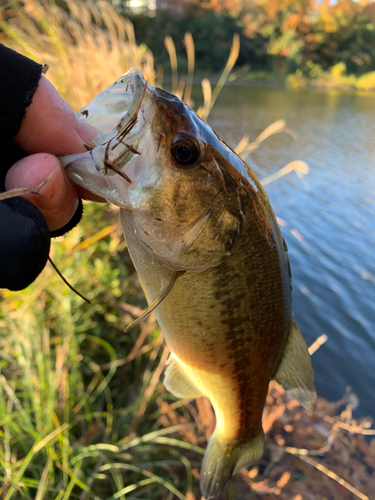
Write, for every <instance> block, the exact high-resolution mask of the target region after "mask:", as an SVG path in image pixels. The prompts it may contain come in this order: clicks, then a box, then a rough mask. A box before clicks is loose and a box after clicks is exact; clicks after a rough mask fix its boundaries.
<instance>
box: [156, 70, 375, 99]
mask: <svg viewBox="0 0 375 500" xmlns="http://www.w3.org/2000/svg"><path fill="white" fill-rule="evenodd" d="M291 76H294V75H291ZM181 78H185V79H186V80H188V78H187V75H181V76H180V77H179V81H180V80H181ZM203 79H207V80H209V81H210V83H211V86H215V85H217V83H218V81H219V77H218V76H202V77H200V76H194V77H193V78H192V79H191V80H190V81H191V83H192V84H193V85H201V83H202V80H203ZM163 84H167V85H171V84H172V78H171V77H169V76H168V77H164V78H163ZM224 86H225V87H264V88H276V89H291V90H301V89H302V90H304V89H315V90H342V91H349V92H365V93H371V94H373V93H374V92H375V87H374V88H372V89H361V88H358V87H356V86H355V85H345V84H340V83H338V82H333V81H332V82H331V81H329V80H308V79H305V80H304V81H303V82H302V81H301V82H298V85H293V84H288V82H287V78H286V79H285V80H278V79H275V80H266V79H262V78H260V79H254V80H246V79H243V78H241V77H240V78H238V79H236V80H233V81H227V82H225V85H224Z"/></svg>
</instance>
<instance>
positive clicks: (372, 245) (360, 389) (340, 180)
mask: <svg viewBox="0 0 375 500" xmlns="http://www.w3.org/2000/svg"><path fill="white" fill-rule="evenodd" d="M280 118H284V119H286V120H287V123H288V125H289V126H290V127H291V128H293V129H294V130H295V131H296V132H297V133H298V140H297V141H296V142H294V141H293V139H292V138H291V137H290V136H287V135H285V134H280V135H277V136H274V137H271V138H269V139H267V140H266V141H265V142H264V143H263V144H262V146H261V148H260V149H259V150H256V151H255V152H254V153H253V154H252V155H251V156H250V157H249V158H248V163H249V164H250V165H251V167H252V168H253V169H254V171H255V172H256V174H257V175H258V177H259V178H260V179H262V178H264V177H266V176H267V175H269V174H271V173H273V172H276V171H277V170H278V169H280V168H281V167H283V166H284V165H286V164H287V163H289V162H290V161H292V160H296V159H298V160H304V161H306V162H307V163H308V165H309V167H310V173H309V174H308V175H307V176H305V177H304V181H303V183H302V182H301V181H300V180H299V178H298V177H297V175H296V174H295V173H291V174H288V175H287V176H285V177H283V178H281V179H279V180H277V181H275V182H274V183H272V184H269V185H268V186H267V187H266V191H267V193H268V195H269V197H270V200H271V203H272V205H273V207H274V211H275V213H276V215H277V216H278V217H280V218H281V219H283V221H285V222H286V224H287V225H286V227H283V228H282V231H283V234H284V237H285V240H286V242H287V245H288V247H289V255H290V261H291V267H292V275H293V306H294V311H295V319H296V321H297V322H298V324H299V326H300V328H301V330H302V332H303V334H304V337H305V338H306V341H307V343H308V344H309V345H310V344H311V343H312V342H313V341H314V340H315V339H316V338H317V337H319V336H320V335H322V334H324V333H325V334H327V335H328V338H329V340H328V341H327V342H326V343H325V344H324V345H323V346H322V347H321V348H320V349H319V350H318V351H317V352H316V353H315V354H314V355H313V365H314V368H315V372H316V379H317V389H318V393H319V394H320V395H322V396H324V397H327V398H329V399H331V400H336V399H339V398H340V397H341V396H342V395H343V394H344V393H345V388H346V387H347V386H350V387H351V388H352V390H353V391H354V392H355V393H356V394H357V396H358V397H359V399H360V406H359V408H358V411H357V414H360V415H372V416H375V95H371V94H354V93H348V92H341V91H336V90H335V91H317V90H300V91H293V90H285V89H268V88H264V89H261V88H245V87H235V88H234V87H228V88H226V89H224V90H223V92H222V94H221V96H220V98H219V100H218V102H217V103H216V105H215V107H214V109H213V111H212V114H211V116H210V119H209V123H210V124H211V126H212V127H213V128H214V130H215V131H216V132H217V133H218V134H219V135H221V136H222V137H223V138H224V139H225V141H226V142H227V143H228V144H230V145H231V146H232V147H234V146H236V144H237V143H238V142H239V140H240V139H241V138H242V135H243V134H244V133H248V134H250V137H251V138H253V139H254V138H255V137H256V136H257V135H258V134H259V133H260V132H261V131H262V130H263V129H264V128H266V127H267V126H268V125H269V124H270V123H272V122H273V121H275V120H277V119H280Z"/></svg>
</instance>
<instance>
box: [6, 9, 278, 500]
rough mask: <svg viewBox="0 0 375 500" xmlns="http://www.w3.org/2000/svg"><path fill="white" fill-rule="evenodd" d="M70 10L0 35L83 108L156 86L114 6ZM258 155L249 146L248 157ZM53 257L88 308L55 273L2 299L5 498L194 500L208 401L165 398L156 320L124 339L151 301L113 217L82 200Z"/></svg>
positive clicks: (188, 39)
mask: <svg viewBox="0 0 375 500" xmlns="http://www.w3.org/2000/svg"><path fill="white" fill-rule="evenodd" d="M66 5H67V10H63V9H61V8H60V7H58V6H57V5H56V4H54V3H52V2H51V3H49V2H47V1H42V2H38V1H36V0H24V2H23V3H22V5H21V4H20V3H18V2H14V1H12V2H11V3H10V4H8V6H7V7H2V9H1V10H0V28H1V29H2V31H3V33H4V36H5V37H6V39H5V41H6V43H7V45H9V46H11V47H12V48H14V49H15V50H17V51H19V52H22V53H23V54H25V55H27V56H29V57H31V58H32V59H35V60H37V61H39V62H42V63H46V64H48V65H49V67H50V69H49V71H48V78H49V79H50V80H51V81H52V83H53V84H54V85H55V86H56V88H57V89H58V90H59V92H60V94H61V95H62V96H63V97H64V98H65V99H66V100H67V102H69V103H70V104H71V106H72V107H73V108H74V109H75V110H77V109H80V108H81V107H82V106H83V105H85V104H86V103H87V102H89V101H90V100H91V99H92V97H93V96H94V95H95V94H96V93H99V92H100V91H102V90H103V89H104V88H106V87H107V86H108V85H110V84H111V83H112V82H113V81H114V80H116V79H117V78H118V76H119V75H120V74H121V73H124V72H126V71H127V70H128V69H129V68H130V67H132V66H138V67H139V68H140V69H141V70H142V72H143V74H144V75H145V77H146V79H147V80H148V81H149V82H150V83H151V84H154V83H156V81H158V82H159V83H160V79H161V74H160V72H159V73H157V72H156V70H155V68H154V59H153V55H152V53H151V51H150V50H149V49H148V48H147V47H144V46H138V45H137V43H136V41H135V37H134V30H133V27H132V25H131V23H129V21H127V20H126V19H124V18H122V17H121V16H119V15H118V14H117V13H116V12H115V11H114V9H113V8H111V7H110V5H109V4H108V3H106V2H97V3H95V4H88V3H80V2H77V1H74V0H67V2H66ZM184 43H185V47H186V51H187V57H188V75H187V77H180V78H179V75H178V66H177V57H176V51H175V47H174V44H173V40H172V39H171V38H170V37H167V38H166V41H165V44H166V48H167V50H168V53H169V56H170V60H171V68H172V91H173V92H174V93H176V94H178V95H180V96H181V97H183V98H184V99H185V101H186V102H187V103H188V104H193V103H192V99H191V89H192V82H193V73H194V58H195V56H194V41H193V38H192V36H191V35H190V34H186V35H185V38H184ZM238 50H239V39H238V37H235V38H234V40H233V46H232V49H231V52H230V56H229V59H228V62H227V64H226V66H225V69H224V72H223V74H222V76H221V77H220V79H219V81H218V84H217V85H216V86H215V87H214V89H212V87H211V84H210V82H209V81H208V80H207V79H204V80H203V82H202V89H203V95H204V104H203V106H202V108H200V109H199V110H198V113H199V114H200V116H202V117H204V118H207V116H208V115H209V113H210V111H211V109H212V107H213V105H214V103H215V101H216V99H217V97H218V95H219V92H220V90H221V88H222V87H223V85H224V84H225V82H226V81H227V79H228V78H230V72H231V70H232V68H233V66H234V64H235V62H236V59H237V55H238ZM279 125H280V124H279ZM283 126H284V127H285V124H284V125H283ZM281 129H283V127H280V126H277V125H276V126H274V127H273V128H271V129H269V130H268V132H267V133H264V134H263V135H262V136H261V137H259V138H258V139H257V140H256V141H255V144H256V147H258V146H259V144H260V143H261V142H262V141H263V140H264V139H265V138H266V137H268V136H269V135H270V134H271V133H275V132H278V131H281ZM251 144H252V143H250V141H249V139H248V138H247V139H246V138H245V140H244V141H243V142H242V148H243V149H242V152H243V153H249V152H251V150H252V147H253V146H251ZM253 145H254V143H253ZM51 256H52V258H53V260H54V262H55V263H56V264H57V266H58V267H59V269H60V270H61V271H62V273H63V274H64V276H65V277H66V278H67V279H68V280H69V281H70V282H72V283H73V284H74V286H75V287H76V288H77V289H78V290H79V291H80V292H81V293H83V294H84V295H85V296H86V297H88V298H89V299H90V300H91V302H92V304H91V305H88V304H86V303H84V302H83V301H82V300H81V299H80V298H79V297H77V296H76V295H74V294H73V293H72V292H71V291H70V290H69V289H68V288H67V287H66V286H65V285H64V283H63V282H62V281H61V280H60V278H59V277H58V275H57V274H56V273H55V271H54V270H53V269H52V267H50V266H47V268H46V269H45V270H44V271H43V273H42V274H41V276H40V277H39V278H38V280H37V281H36V282H35V283H33V284H32V285H31V286H30V287H29V288H28V289H27V290H25V291H23V292H17V293H12V292H7V291H3V292H1V293H0V295H1V304H2V305H1V312H0V332H1V335H0V369H1V372H0V484H1V486H0V497H1V498H4V500H10V499H18V498H24V499H27V500H28V499H30V500H31V499H36V500H42V499H54V500H67V499H69V498H78V499H80V500H85V499H91V498H92V499H102V498H119V499H125V498H126V499H127V500H128V499H131V498H147V499H149V500H159V499H160V500H165V499H172V498H181V499H182V498H185V496H186V498H188V499H189V500H192V499H194V498H199V497H200V495H199V489H198V484H197V481H196V479H197V477H198V469H199V463H200V460H201V455H202V453H203V448H202V447H203V446H204V445H205V443H206V440H207V439H208V437H209V436H210V434H211V433H212V429H213V423H214V415H213V412H212V408H211V406H210V405H209V403H208V402H207V401H206V400H203V399H200V400H198V401H197V403H196V404H195V403H189V402H187V401H182V402H181V401H178V402H176V401H175V400H174V399H173V397H172V396H170V395H168V394H167V393H166V392H165V390H164V389H163V387H162V384H161V381H160V378H161V373H162V371H163V368H164V365H165V362H166V359H167V355H168V350H167V348H165V347H164V346H163V342H162V336H161V334H160V332H159V330H158V328H157V326H156V323H155V318H154V317H153V316H151V317H150V318H148V319H147V321H146V322H143V323H142V324H141V326H140V328H139V327H138V328H136V329H134V330H133V331H131V332H130V333H127V334H124V328H125V326H126V325H127V324H129V323H130V322H131V321H132V319H133V318H134V317H136V316H137V315H138V314H139V311H140V310H141V308H143V307H144V305H145V301H144V299H143V298H142V297H143V294H142V291H141V288H140V285H139V282H138V280H137V277H136V275H135V272H134V269H133V267H132V264H131V262H130V259H129V257H128V256H127V251H126V245H125V242H124V240H123V237H122V235H121V230H120V229H119V227H118V223H117V213H116V210H114V209H112V210H109V209H108V207H105V206H98V205H95V204H90V203H86V204H85V216H84V219H83V221H82V223H80V225H79V226H78V227H76V228H74V229H73V230H72V231H71V232H70V233H69V234H68V235H66V236H65V237H64V238H60V239H58V240H57V241H55V242H53V244H52V250H51ZM128 302H130V303H128ZM181 438H182V439H181Z"/></svg>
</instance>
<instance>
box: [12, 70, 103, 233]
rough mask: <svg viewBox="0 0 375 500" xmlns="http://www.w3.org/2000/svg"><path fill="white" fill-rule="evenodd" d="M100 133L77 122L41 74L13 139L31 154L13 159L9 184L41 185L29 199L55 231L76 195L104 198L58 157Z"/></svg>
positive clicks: (77, 149)
mask: <svg viewBox="0 0 375 500" xmlns="http://www.w3.org/2000/svg"><path fill="white" fill-rule="evenodd" d="M98 133H99V131H98V130H97V129H95V128H94V127H92V126H91V125H88V124H86V123H84V122H82V121H81V120H79V119H78V118H77V117H76V116H75V114H74V112H73V110H72V108H71V107H70V106H69V105H68V104H67V103H66V102H65V101H64V99H63V98H62V97H61V96H60V95H59V93H58V92H57V90H56V89H55V88H54V86H53V85H52V84H51V83H50V82H49V81H48V80H47V79H46V78H45V77H44V76H42V77H41V79H40V81H39V85H38V88H37V90H36V91H35V93H34V96H33V100H32V103H31V104H30V106H29V107H28V108H27V111H26V116H25V118H24V119H23V120H22V123H21V128H20V130H19V132H18V133H17V135H16V136H15V137H14V138H13V140H14V142H15V143H16V144H17V145H18V146H20V147H21V148H22V149H23V150H24V151H26V153H29V156H26V157H25V158H23V159H22V160H20V161H18V162H17V163H15V164H14V165H13V166H12V167H11V168H10V170H9V171H8V173H7V176H6V179H5V188H6V189H7V190H9V189H15V188H33V187H35V186H38V185H39V184H41V183H42V182H43V181H44V180H45V183H44V184H43V186H42V187H41V188H39V189H38V190H37V191H38V194H33V193H29V194H27V195H25V198H27V199H28V200H30V201H31V202H32V203H34V204H35V205H36V206H37V207H38V208H39V210H40V211H41V212H42V214H43V215H44V217H45V219H46V221H47V224H48V227H49V229H50V230H51V231H54V230H56V229H59V228H61V227H63V226H65V224H67V223H68V222H69V220H70V219H71V218H72V217H73V215H74V213H75V211H76V210H77V206H78V199H79V198H80V197H81V198H85V199H88V200H93V201H105V200H104V199H103V198H100V197H98V196H95V195H93V194H91V193H89V192H88V191H86V190H85V189H83V188H77V187H76V186H75V185H74V184H73V183H72V182H71V181H70V179H69V178H68V176H67V175H66V173H65V171H64V168H63V166H62V165H61V163H60V161H59V160H58V158H57V157H56V156H55V155H66V154H73V153H81V152H84V151H86V150H87V147H86V146H91V145H92V139H93V138H94V137H96V135H98Z"/></svg>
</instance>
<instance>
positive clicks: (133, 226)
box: [62, 70, 316, 499]
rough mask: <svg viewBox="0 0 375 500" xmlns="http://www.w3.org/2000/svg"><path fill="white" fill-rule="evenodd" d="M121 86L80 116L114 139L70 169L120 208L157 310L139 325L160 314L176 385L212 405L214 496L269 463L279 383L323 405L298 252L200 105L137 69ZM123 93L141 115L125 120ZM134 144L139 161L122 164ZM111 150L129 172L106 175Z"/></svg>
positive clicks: (178, 392)
mask: <svg viewBox="0 0 375 500" xmlns="http://www.w3.org/2000/svg"><path fill="white" fill-rule="evenodd" d="M121 85H123V89H122V87H121ZM112 87H115V89H116V93H115V94H116V99H117V101H114V104H113V110H112V113H111V112H107V113H106V119H105V127H106V130H102V129H101V120H102V119H103V118H102V114H101V113H100V111H101V108H102V107H103V105H102V104H101V99H102V100H103V102H104V101H105V103H106V104H105V105H106V106H108V105H109V109H110V110H111V107H110V103H111V99H110V97H111V92H112V90H111V89H112ZM112 87H109V88H108V89H107V90H106V91H104V92H103V93H102V94H100V95H99V96H97V97H96V98H95V99H94V101H93V102H92V103H90V104H89V105H88V106H87V109H89V110H90V113H86V112H85V108H83V110H81V111H80V112H79V113H78V115H79V116H81V118H82V119H85V120H86V121H88V122H89V123H91V124H93V125H95V126H96V127H97V128H99V130H102V132H103V133H102V134H101V135H100V136H99V137H98V139H97V142H96V144H97V146H96V148H94V150H93V151H89V152H87V153H83V154H80V155H74V156H70V157H68V158H65V159H64V158H62V161H63V163H64V164H65V165H66V166H67V173H68V175H69V176H70V178H71V179H72V180H73V181H74V182H76V183H77V184H79V185H80V186H82V187H85V188H86V189H88V190H89V191H91V192H93V193H94V194H96V195H99V196H102V197H104V198H106V199H107V200H108V201H111V202H113V203H115V204H116V205H118V206H119V207H120V214H121V224H122V227H123V230H124V235H125V238H126V241H127V245H128V249H129V252H130V256H131V258H132V261H133V263H134V266H135V269H136V271H137V273H138V276H139V279H140V282H141V284H142V288H143V290H144V292H145V295H146V298H147V301H148V303H149V308H148V309H147V310H146V311H145V313H144V314H142V315H141V316H140V318H138V319H137V320H136V321H135V322H134V323H133V324H135V323H137V322H138V321H139V320H140V319H141V318H143V317H145V315H146V314H148V313H149V312H151V311H153V310H154V312H155V315H156V318H157V321H158V323H159V325H160V327H161V329H162V331H163V333H164V336H165V339H166V341H167V343H168V345H169V347H170V350H171V356H170V359H169V364H168V367H167V369H166V373H165V378H164V385H165V387H166V388H167V390H169V391H170V392H171V393H172V394H174V395H175V396H177V397H180V398H186V399H193V398H195V397H199V396H206V397H208V398H209V400H210V401H211V403H212V406H213V408H214V411H215V415H216V427H215V431H214V433H213V435H212V436H211V438H210V440H209V443H208V445H207V449H206V452H205V456H204V459H203V464H202V469H201V479H200V485H201V490H202V494H203V495H204V497H205V498H206V499H212V498H215V497H217V496H218V495H219V494H220V493H221V492H222V491H223V490H224V488H225V485H226V483H227V482H228V480H229V479H230V477H231V475H232V474H233V473H235V472H236V471H238V470H239V469H241V468H242V467H244V466H247V465H249V464H250V463H252V462H254V461H256V460H258V459H259V458H260V457H261V455H262V453H263V431H262V425H261V424H262V412H263V407H264V404H265V399H266V395H267V390H268V384H269V382H270V380H271V379H275V380H277V381H278V382H279V383H280V384H281V385H282V386H283V387H284V388H285V389H286V390H288V391H289V394H290V395H291V396H292V397H294V398H296V399H297V400H298V401H299V402H300V403H301V404H302V405H304V406H305V407H307V406H308V405H309V404H311V402H312V401H313V400H314V398H315V395H316V394H315V383H314V374H313V370H312V366H311V360H310V357H309V354H308V350H307V347H306V344H305V342H304V340H303V338H302V335H301V333H300V331H299V329H298V326H297V325H296V323H295V322H294V321H293V319H292V306H291V274H290V267H289V260H288V256H287V249H286V245H285V242H284V240H283V238H282V235H281V232H280V229H279V227H278V224H277V221H276V218H275V216H274V213H273V211H272V208H271V205H270V203H269V200H268V198H267V195H266V193H265V192H264V190H263V188H262V186H261V184H260V183H259V181H258V180H257V179H256V177H255V175H254V174H253V172H252V171H251V170H250V169H249V168H248V167H247V166H246V164H245V163H244V162H243V161H242V160H241V158H239V157H238V156H237V155H236V154H235V153H234V152H233V151H232V150H231V149H230V148H229V147H228V146H227V145H226V144H225V143H224V142H223V141H222V140H221V139H220V138H219V137H218V136H217V135H216V134H215V133H214V132H213V131H212V129H211V128H210V127H209V126H208V125H207V124H206V123H205V122H204V121H202V120H201V119H200V118H199V117H198V116H197V115H196V114H195V113H194V111H193V110H192V109H191V108H189V107H188V106H186V105H185V104H184V103H183V102H182V101H181V100H180V99H178V98H177V97H176V96H174V95H172V94H170V93H168V92H166V91H164V90H162V89H158V88H156V87H151V86H150V85H148V84H147V83H146V82H145V81H144V79H143V77H142V75H141V73H140V72H139V71H138V70H132V71H130V72H129V73H127V74H126V75H124V76H123V77H121V79H119V80H118V81H117V82H115V84H114V86H112ZM121 89H122V90H121ZM121 91H122V92H123V94H124V100H125V101H126V102H128V111H126V110H125V109H124V106H120V108H121V109H118V110H116V107H117V106H118V102H119V96H121ZM120 102H121V99H120ZM116 103H117V104H116ZM96 110H98V112H97V119H96ZM112 115H113V116H112ZM111 116H112V118H113V122H111ZM110 123H112V124H113V129H112V130H109V129H110V126H109V125H110ZM125 140H126V145H127V146H126V147H128V148H132V147H135V145H136V146H137V153H138V154H134V155H128V156H126V155H124V154H122V153H119V156H118V158H117V159H116V154H115V152H114V151H115V148H116V147H117V145H118V144H120V143H121V145H120V147H119V148H118V150H119V151H120V150H121V148H122V149H124V148H123V142H122V141H125ZM107 154H108V155H110V161H111V164H112V165H114V168H115V172H116V169H117V171H120V173H121V174H122V175H117V174H116V173H114V172H113V171H112V172H110V171H109V169H108V168H106V165H107V164H108V158H107V157H106V155H107ZM117 160H118V162H120V161H121V164H120V163H118V164H117V163H116V162H117ZM127 179H128V181H127Z"/></svg>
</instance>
